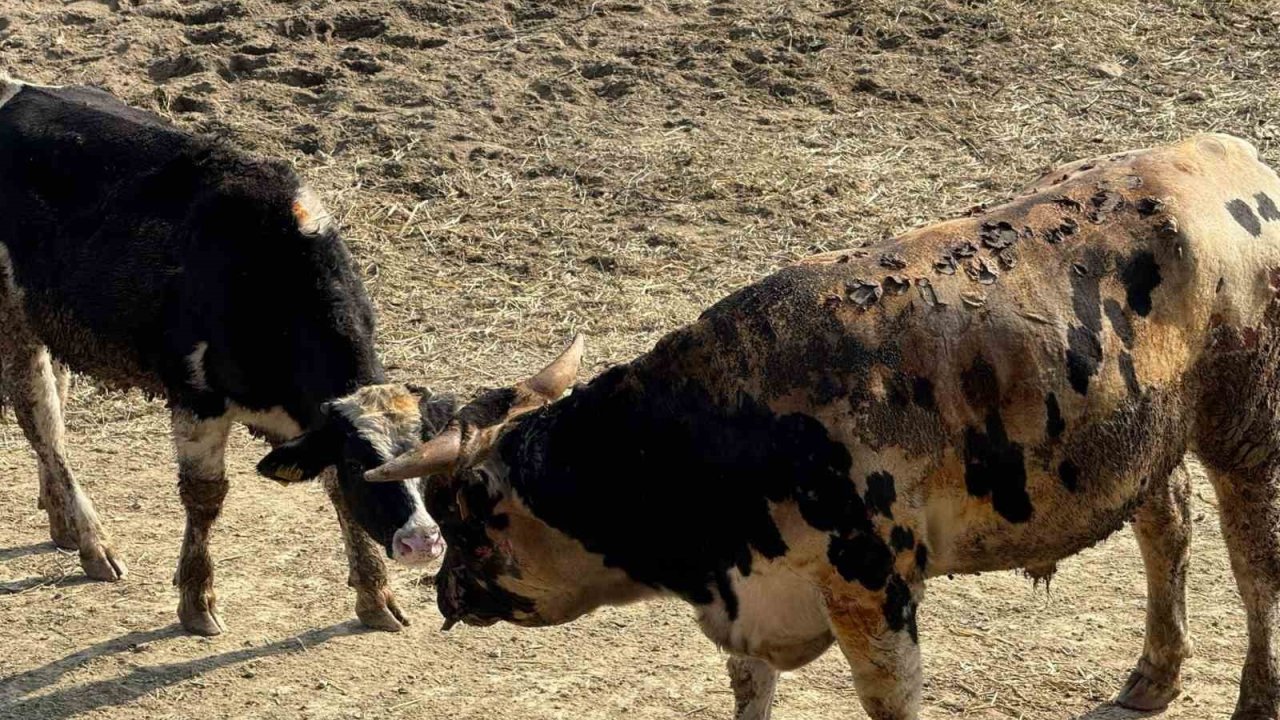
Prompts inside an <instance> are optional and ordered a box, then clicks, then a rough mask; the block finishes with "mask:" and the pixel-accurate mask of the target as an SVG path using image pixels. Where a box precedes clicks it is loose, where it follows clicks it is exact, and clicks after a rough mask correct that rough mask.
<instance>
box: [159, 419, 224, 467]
mask: <svg viewBox="0 0 1280 720" xmlns="http://www.w3.org/2000/svg"><path fill="white" fill-rule="evenodd" d="M230 428H231V420H230V419H229V418H227V417H226V416H225V415H224V416H222V417H217V418H210V419H208V420H200V419H197V418H196V417H195V416H194V415H192V414H191V413H189V412H186V411H182V410H179V411H177V412H175V413H174V414H173V442H174V446H175V447H176V448H177V451H178V462H179V463H180V464H182V465H183V466H184V467H185V468H186V469H187V470H188V471H191V472H194V473H196V475H197V477H201V478H211V477H217V476H219V475H221V474H222V473H223V472H224V468H225V465H224V463H225V452H226V448H227V432H228V430H230Z"/></svg>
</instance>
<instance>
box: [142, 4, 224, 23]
mask: <svg viewBox="0 0 1280 720" xmlns="http://www.w3.org/2000/svg"><path fill="white" fill-rule="evenodd" d="M137 12H138V14H140V15H144V16H146V17H150V18H155V19H157V20H172V21H173V22H179V23H182V24H184V25H212V24H213V23H220V22H225V21H227V20H234V19H235V18H240V17H244V16H245V15H246V14H247V13H246V11H245V8H244V5H242V4H240V3H239V2H202V3H195V4H193V5H189V6H187V7H174V6H172V5H167V4H163V5H162V4H156V5H143V6H141V7H139V8H138V9H137Z"/></svg>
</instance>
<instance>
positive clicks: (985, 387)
mask: <svg viewBox="0 0 1280 720" xmlns="http://www.w3.org/2000/svg"><path fill="white" fill-rule="evenodd" d="M960 386H961V387H962V388H963V389H964V394H965V398H966V399H967V400H968V401H969V405H970V406H972V407H975V408H979V409H983V408H994V407H997V406H999V404H1000V384H999V381H998V380H997V378H996V371H995V368H993V367H991V363H988V362H987V360H986V358H984V357H982V356H978V357H976V358H974V359H973V363H972V364H971V365H970V366H969V368H968V369H967V370H965V371H963V372H961V373H960Z"/></svg>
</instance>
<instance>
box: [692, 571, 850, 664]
mask: <svg viewBox="0 0 1280 720" xmlns="http://www.w3.org/2000/svg"><path fill="white" fill-rule="evenodd" d="M756 560H757V562H756V563H755V564H754V567H753V569H752V572H751V574H750V575H749V576H747V577H743V576H742V575H741V574H740V573H739V572H738V571H737V570H733V571H732V572H731V573H730V584H731V585H732V587H733V593H734V596H735V597H736V599H737V616H736V617H735V618H733V619H730V618H729V614H728V612H727V609H726V606H725V603H724V602H723V600H720V601H717V602H716V603H713V604H711V605H704V606H700V607H699V608H698V622H699V624H700V625H701V626H702V629H703V632H705V633H706V634H707V636H708V637H710V638H711V639H712V640H713V641H715V642H716V644H718V645H720V646H721V647H723V648H725V649H726V650H728V651H729V652H732V653H734V654H736V655H746V656H748V657H754V658H759V659H761V660H765V661H767V662H768V663H770V664H771V665H773V666H774V667H776V668H778V669H780V670H789V669H793V668H798V667H800V666H802V665H806V664H808V663H809V662H811V661H812V660H814V659H815V658H817V657H818V656H819V655H821V654H822V653H823V652H825V651H826V649H827V648H828V647H830V646H831V643H832V642H833V637H832V635H831V627H830V625H829V623H828V621H827V614H826V610H825V609H824V606H823V603H822V596H821V594H820V593H819V591H818V588H817V587H816V586H815V585H814V584H813V582H812V581H810V580H808V579H806V578H804V577H801V576H800V575H799V574H798V573H796V572H795V571H794V570H791V569H788V568H786V567H784V566H783V565H781V564H779V563H777V562H765V561H763V560H761V559H760V558H758V557H757V558H756Z"/></svg>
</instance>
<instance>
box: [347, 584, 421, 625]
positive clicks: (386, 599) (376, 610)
mask: <svg viewBox="0 0 1280 720" xmlns="http://www.w3.org/2000/svg"><path fill="white" fill-rule="evenodd" d="M356 617H358V618H360V622H361V623H362V624H364V626H365V627H367V628H371V629H373V630H382V631H384V632H400V631H401V630H403V629H405V628H406V627H408V626H409V618H407V617H405V614H404V612H402V611H401V610H400V606H399V605H397V604H396V598H395V596H394V595H392V594H391V591H390V590H389V589H387V588H381V589H379V590H374V591H370V592H367V593H366V592H358V593H357V594H356Z"/></svg>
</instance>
